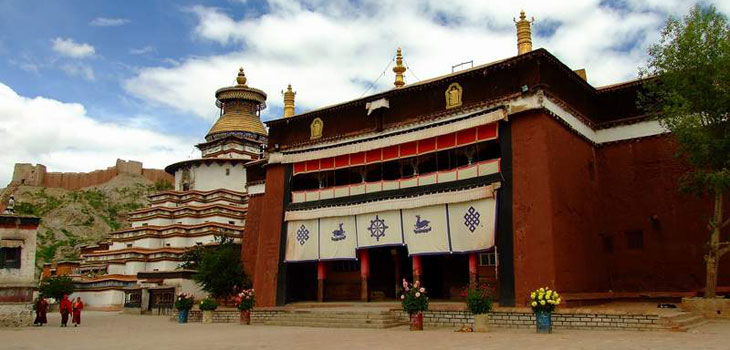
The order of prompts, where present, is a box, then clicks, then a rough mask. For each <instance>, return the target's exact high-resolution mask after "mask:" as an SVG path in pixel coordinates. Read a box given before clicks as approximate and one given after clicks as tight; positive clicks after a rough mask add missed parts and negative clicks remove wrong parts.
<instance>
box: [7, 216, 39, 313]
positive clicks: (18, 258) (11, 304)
mask: <svg viewBox="0 0 730 350" xmlns="http://www.w3.org/2000/svg"><path fill="white" fill-rule="evenodd" d="M39 222H40V219H39V218H37V217H29V216H15V215H7V214H0V327H7V326H16V327H17V326H30V325H32V324H33V289H34V288H35V287H36V285H37V283H36V281H35V252H36V231H37V230H38V224H39Z"/></svg>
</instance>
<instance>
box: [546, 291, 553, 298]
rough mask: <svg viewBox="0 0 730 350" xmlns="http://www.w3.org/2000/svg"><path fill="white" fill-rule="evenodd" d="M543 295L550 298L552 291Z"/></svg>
mask: <svg viewBox="0 0 730 350" xmlns="http://www.w3.org/2000/svg"><path fill="white" fill-rule="evenodd" d="M545 295H547V297H548V298H550V296H551V295H553V291H551V290H548V291H547V293H545Z"/></svg>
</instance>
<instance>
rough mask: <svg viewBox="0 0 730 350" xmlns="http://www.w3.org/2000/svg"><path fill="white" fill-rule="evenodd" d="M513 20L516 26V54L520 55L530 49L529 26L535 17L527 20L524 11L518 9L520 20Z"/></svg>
mask: <svg viewBox="0 0 730 350" xmlns="http://www.w3.org/2000/svg"><path fill="white" fill-rule="evenodd" d="M513 20H514V18H513ZM514 22H515V26H516V27H517V54H518V55H521V54H523V53H527V52H530V51H532V30H531V29H530V26H531V24H532V23H533V22H535V18H534V17H533V18H532V19H531V20H530V21H528V20H527V16H525V11H520V20H519V21H517V20H514Z"/></svg>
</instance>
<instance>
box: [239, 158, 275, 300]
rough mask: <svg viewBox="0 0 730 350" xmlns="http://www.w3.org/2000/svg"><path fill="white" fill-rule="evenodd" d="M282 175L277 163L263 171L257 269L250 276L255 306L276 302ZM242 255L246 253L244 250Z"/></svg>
mask: <svg viewBox="0 0 730 350" xmlns="http://www.w3.org/2000/svg"><path fill="white" fill-rule="evenodd" d="M284 174H285V172H284V166H283V165H280V164H277V165H271V166H269V167H268V168H267V170H266V193H265V194H264V197H263V200H262V204H261V205H262V209H261V215H262V220H261V222H260V223H259V233H258V236H259V237H258V246H257V247H256V254H255V255H256V263H255V267H256V270H255V272H254V276H253V284H254V289H256V294H257V295H256V303H257V305H258V306H275V305H276V281H277V275H278V273H279V250H280V244H281V225H282V222H283V218H284V207H283V203H284V181H285V179H284ZM244 249H246V247H245V245H244ZM245 254H247V253H246V252H244V255H245Z"/></svg>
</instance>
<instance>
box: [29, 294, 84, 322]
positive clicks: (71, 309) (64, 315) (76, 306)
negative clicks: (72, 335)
mask: <svg viewBox="0 0 730 350" xmlns="http://www.w3.org/2000/svg"><path fill="white" fill-rule="evenodd" d="M58 307H59V311H60V312H61V327H66V326H67V324H68V315H72V317H71V323H73V325H74V327H77V326H78V325H80V324H81V310H83V309H84V302H83V301H81V297H78V298H76V299H75V300H74V301H73V302H72V301H71V300H70V299H69V298H68V295H64V296H63V299H61V301H60V302H59V303H58ZM47 313H48V302H47V301H46V299H44V298H43V297H39V298H38V300H37V301H36V304H35V321H34V322H33V324H34V325H36V326H39V327H40V326H43V325H44V324H46V323H48V318H47V317H46V314H47Z"/></svg>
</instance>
